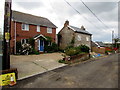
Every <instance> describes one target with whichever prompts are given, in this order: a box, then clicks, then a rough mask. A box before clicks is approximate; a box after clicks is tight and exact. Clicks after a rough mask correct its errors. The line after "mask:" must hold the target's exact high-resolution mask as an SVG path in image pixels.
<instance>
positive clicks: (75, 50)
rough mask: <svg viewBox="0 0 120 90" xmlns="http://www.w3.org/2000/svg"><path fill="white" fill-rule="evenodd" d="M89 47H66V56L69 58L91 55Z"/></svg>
mask: <svg viewBox="0 0 120 90" xmlns="http://www.w3.org/2000/svg"><path fill="white" fill-rule="evenodd" d="M89 50H90V49H89V47H87V46H85V45H80V46H78V47H72V46H68V47H66V50H65V54H66V55H69V56H73V55H78V54H80V53H89Z"/></svg>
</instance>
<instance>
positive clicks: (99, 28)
mask: <svg viewBox="0 0 120 90" xmlns="http://www.w3.org/2000/svg"><path fill="white" fill-rule="evenodd" d="M64 1H65V2H66V3H67V4H68V5H69V6H70V7H71V8H72V9H74V10H75V11H76V12H77V13H78V14H80V15H81V13H80V12H79V11H78V10H77V9H75V8H74V7H73V6H72V5H71V4H70V3H69V2H67V1H66V0H64ZM82 17H83V18H84V19H86V20H87V21H88V22H89V23H90V24H91V23H92V22H91V21H89V20H88V19H87V18H86V17H84V16H82ZM92 24H94V23H92ZM94 25H95V24H94ZM95 27H96V25H95ZM96 28H98V27H96ZM98 29H100V28H98Z"/></svg>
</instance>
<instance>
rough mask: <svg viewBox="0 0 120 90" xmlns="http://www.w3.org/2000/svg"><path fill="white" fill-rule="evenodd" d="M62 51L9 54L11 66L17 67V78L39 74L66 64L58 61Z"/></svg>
mask: <svg viewBox="0 0 120 90" xmlns="http://www.w3.org/2000/svg"><path fill="white" fill-rule="evenodd" d="M62 54H63V53H48V54H40V55H11V56H10V60H11V61H10V63H11V68H17V70H18V80H22V79H25V78H28V77H31V76H34V75H37V74H41V73H44V72H47V71H50V70H53V69H56V68H59V67H63V66H66V64H62V63H58V60H60V59H62V58H63V56H62Z"/></svg>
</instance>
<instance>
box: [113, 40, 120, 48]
mask: <svg viewBox="0 0 120 90" xmlns="http://www.w3.org/2000/svg"><path fill="white" fill-rule="evenodd" d="M119 41H120V39H119V38H114V47H115V48H119V44H118V42H119Z"/></svg>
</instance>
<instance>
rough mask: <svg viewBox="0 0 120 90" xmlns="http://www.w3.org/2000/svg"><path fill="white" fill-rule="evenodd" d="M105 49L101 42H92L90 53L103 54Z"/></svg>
mask: <svg viewBox="0 0 120 90" xmlns="http://www.w3.org/2000/svg"><path fill="white" fill-rule="evenodd" d="M105 51H106V47H105V44H104V43H103V42H98V41H97V42H93V41H92V52H95V53H101V54H105Z"/></svg>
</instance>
